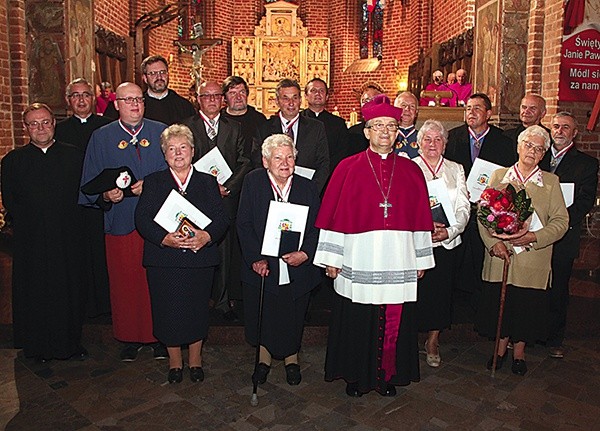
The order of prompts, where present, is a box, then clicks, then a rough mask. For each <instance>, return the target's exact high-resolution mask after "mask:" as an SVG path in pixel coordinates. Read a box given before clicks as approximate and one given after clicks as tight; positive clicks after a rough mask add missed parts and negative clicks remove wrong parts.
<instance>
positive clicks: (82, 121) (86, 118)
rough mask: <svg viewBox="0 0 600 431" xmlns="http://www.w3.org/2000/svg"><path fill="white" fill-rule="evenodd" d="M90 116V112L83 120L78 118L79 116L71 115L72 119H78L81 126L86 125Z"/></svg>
mask: <svg viewBox="0 0 600 431" xmlns="http://www.w3.org/2000/svg"><path fill="white" fill-rule="evenodd" d="M91 116H92V113H91V112H90V113H89V114H88V116H87V117H85V118H84V117H80V116H79V115H77V114H73V117H75V118H77V119H78V120H79V121H80V122H81V124H84V123H87V120H89V118H90V117H91Z"/></svg>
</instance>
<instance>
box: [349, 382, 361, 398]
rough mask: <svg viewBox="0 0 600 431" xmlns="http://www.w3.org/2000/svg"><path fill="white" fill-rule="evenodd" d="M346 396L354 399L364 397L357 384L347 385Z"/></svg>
mask: <svg viewBox="0 0 600 431" xmlns="http://www.w3.org/2000/svg"><path fill="white" fill-rule="evenodd" d="M346 395H348V396H349V397H354V398H359V397H362V396H363V394H362V392H361V391H359V390H358V383H357V382H354V383H347V384H346Z"/></svg>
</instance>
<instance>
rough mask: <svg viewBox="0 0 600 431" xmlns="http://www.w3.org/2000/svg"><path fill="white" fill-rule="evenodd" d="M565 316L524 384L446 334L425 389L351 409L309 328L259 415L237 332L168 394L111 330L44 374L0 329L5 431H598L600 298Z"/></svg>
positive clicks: (160, 370) (488, 347)
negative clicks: (565, 327)
mask: <svg viewBox="0 0 600 431" xmlns="http://www.w3.org/2000/svg"><path fill="white" fill-rule="evenodd" d="M570 311H571V312H570V318H571V320H572V321H573V322H574V324H573V325H572V329H570V330H569V334H568V336H569V341H568V342H567V344H566V346H567V348H568V352H567V355H566V357H565V359H563V360H557V359H550V358H548V357H547V356H546V349H545V348H544V347H543V346H535V347H533V348H528V352H527V354H528V356H527V362H528V365H529V370H530V371H529V372H528V373H527V375H526V376H525V377H518V376H516V375H513V374H512V373H511V372H510V366H507V365H506V364H505V366H504V368H503V369H501V370H499V371H498V372H497V373H496V376H495V378H491V377H490V374H489V372H488V371H486V370H485V366H484V364H485V362H486V360H487V358H488V357H489V356H490V354H491V352H492V350H493V345H492V342H490V341H487V340H482V339H480V338H478V337H477V336H474V335H473V334H472V332H471V330H470V326H469V325H465V324H463V325H458V326H457V327H455V328H453V329H452V330H451V331H448V332H446V333H445V334H443V335H442V341H443V342H442V346H441V355H442V361H443V362H442V365H441V367H440V368H439V369H431V368H429V367H428V366H427V365H426V363H425V361H424V355H422V361H421V381H420V382H419V383H414V384H411V385H410V386H408V387H405V388H398V389H399V390H398V395H397V396H396V397H394V398H384V397H381V396H380V395H378V394H376V393H369V394H367V395H364V396H363V397H362V398H356V399H353V398H349V397H347V396H346V395H345V392H344V388H345V384H344V383H343V382H342V381H335V382H332V383H328V382H325V381H324V380H323V371H322V370H323V363H324V360H325V348H324V341H325V337H324V335H325V333H324V328H322V327H308V328H307V329H306V334H305V340H307V341H308V342H305V346H304V348H303V350H302V353H301V365H302V373H303V380H302V383H301V384H300V385H299V386H296V387H291V386H288V385H287V383H286V382H285V372H284V368H283V365H282V364H281V363H274V364H273V369H272V370H271V374H270V375H269V380H268V382H267V383H266V384H264V385H262V386H261V387H260V388H259V392H258V395H259V405H258V407H252V406H251V405H250V398H251V393H252V387H251V381H250V373H251V369H252V360H253V354H254V353H253V352H254V351H253V349H252V348H251V347H249V346H248V345H247V344H245V343H244V342H243V341H241V338H242V328H241V327H224V326H220V327H219V326H214V327H212V329H211V334H210V336H209V341H208V342H207V343H206V346H205V349H204V368H205V371H206V379H205V381H204V382H202V383H192V382H191V381H189V374H187V373H186V374H185V379H184V381H183V382H182V383H180V384H168V383H167V381H166V375H167V368H168V365H167V362H166V361H156V360H154V359H153V358H152V354H151V351H150V350H142V351H141V352H140V355H139V357H138V360H137V361H135V362H132V363H123V362H120V361H119V359H118V354H119V344H118V343H117V342H116V341H114V340H113V338H112V336H111V329H110V325H108V324H105V323H93V322H92V323H88V324H86V326H85V328H84V343H85V345H86V347H87V348H88V350H89V352H90V358H89V359H88V360H86V361H84V362H77V361H52V362H49V363H48V364H37V363H35V362H34V361H32V360H29V359H25V358H23V357H22V354H21V352H18V351H15V350H12V349H9V348H8V347H9V344H10V336H9V335H7V332H10V328H9V327H7V326H6V325H4V326H3V327H0V347H3V348H1V349H0V429H6V430H35V431H43V430H52V431H57V430H59V431H70V430H82V431H92V430H106V431H117V430H127V431H129V430H132V431H135V430H140V431H141V430H143V431H154V430H157V431H158V430H240V431H246V430H248V431H250V430H259V429H260V430H340V429H341V430H354V431H367V430H441V429H452V430H536V431H537V430H600V339H599V338H598V337H597V334H598V330H599V326H600V323H599V321H598V320H599V319H598V315H599V313H600V300H598V299H590V298H573V302H572V304H571V309H570ZM211 340H212V341H211ZM509 365H510V364H509ZM3 427H5V428H3Z"/></svg>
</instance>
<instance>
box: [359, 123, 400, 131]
mask: <svg viewBox="0 0 600 431" xmlns="http://www.w3.org/2000/svg"><path fill="white" fill-rule="evenodd" d="M365 127H366V128H367V129H373V130H375V131H376V132H382V131H383V130H387V131H388V132H395V131H396V130H398V123H388V124H383V123H375V124H371V125H370V126H365Z"/></svg>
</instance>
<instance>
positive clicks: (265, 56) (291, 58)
mask: <svg viewBox="0 0 600 431" xmlns="http://www.w3.org/2000/svg"><path fill="white" fill-rule="evenodd" d="M265 9H266V15H265V16H264V17H262V18H261V20H260V23H259V25H258V26H256V27H255V29H254V37H252V36H247V35H236V36H233V37H232V38H231V56H232V64H231V70H232V73H233V74H235V75H238V76H242V77H243V78H244V79H245V80H246V82H247V83H248V86H249V88H250V93H251V94H254V95H255V96H254V98H255V100H256V105H255V106H256V108H257V109H258V110H259V111H262V112H263V113H264V114H265V115H269V114H273V113H275V112H276V111H277V105H276V103H275V91H274V90H275V87H276V86H277V83H278V82H279V81H280V80H281V79H283V78H290V79H295V80H297V81H298V82H299V84H300V86H301V87H304V86H305V85H306V83H307V82H308V80H310V79H312V78H313V77H320V78H321V79H323V80H324V81H325V82H328V79H329V67H330V64H329V46H330V41H329V39H328V38H321V37H320V38H309V37H308V30H307V29H306V28H305V27H304V24H303V23H302V20H301V19H300V18H298V17H297V9H298V5H297V4H293V3H287V2H285V1H277V2H274V3H268V4H266V5H265Z"/></svg>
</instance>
